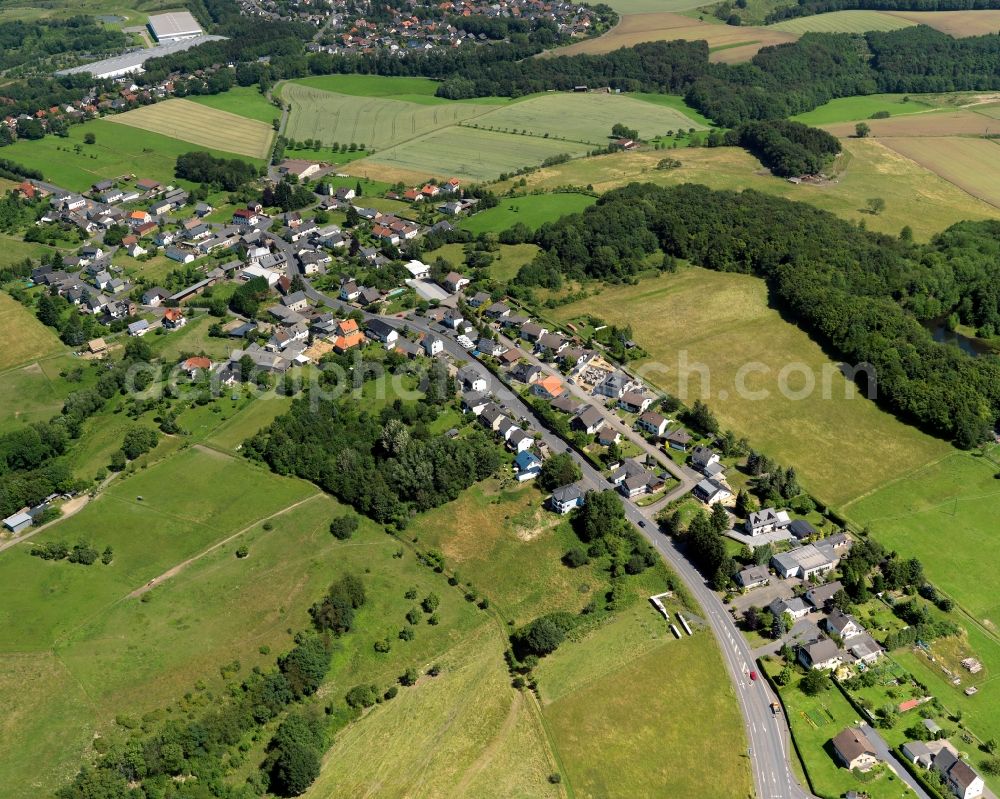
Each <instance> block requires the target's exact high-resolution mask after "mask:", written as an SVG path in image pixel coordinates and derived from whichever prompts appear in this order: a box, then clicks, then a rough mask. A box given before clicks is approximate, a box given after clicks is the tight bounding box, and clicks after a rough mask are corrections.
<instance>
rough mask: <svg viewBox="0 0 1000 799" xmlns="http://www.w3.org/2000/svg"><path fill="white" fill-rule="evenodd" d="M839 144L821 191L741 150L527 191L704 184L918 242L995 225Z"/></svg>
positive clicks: (954, 198) (682, 155)
mask: <svg viewBox="0 0 1000 799" xmlns="http://www.w3.org/2000/svg"><path fill="white" fill-rule="evenodd" d="M851 127H852V128H853V125H852V126H851ZM842 144H843V146H844V151H845V153H844V155H842V156H841V157H840V162H839V166H838V174H837V176H836V180H835V182H831V183H827V184H824V185H804V184H803V185H800V186H795V185H792V184H791V183H788V182H787V181H785V180H781V179H779V178H775V177H773V176H771V175H770V174H769V173H768V172H767V171H766V170H765V169H763V168H762V167H761V165H760V162H759V161H757V159H756V158H753V157H752V156H750V155H749V154H748V153H746V152H744V151H743V150H739V149H736V148H732V147H718V148H713V149H704V148H699V149H688V148H680V149H677V150H671V151H670V152H669V155H672V156H673V157H675V158H677V159H678V160H680V161H681V164H682V165H681V167H680V168H679V169H671V170H657V169H656V164H657V162H659V160H660V159H661V158H663V157H664V156H665V155H667V154H668V153H667V152H665V151H660V152H648V153H647V152H633V153H617V154H614V155H606V156H599V157H596V158H587V159H582V160H577V161H570V162H569V163H567V164H561V165H559V166H556V167H551V168H548V169H540V170H538V171H537V172H535V173H533V174H531V175H528V176H527V178H526V182H527V190H528V191H531V190H533V189H554V188H556V187H558V186H565V185H575V186H580V185H584V186H585V185H587V184H588V183H589V184H592V185H593V187H594V189H595V190H596V191H597V192H605V191H607V190H608V189H611V188H615V187H616V186H624V185H626V184H627V183H630V182H632V181H650V182H652V183H658V184H661V185H665V186H670V185H675V184H677V183H684V182H690V183H702V184H704V185H706V186H710V187H711V188H713V189H728V190H732V191H741V190H743V189H747V188H752V189H755V190H757V191H763V192H767V193H768V194H776V195H778V196H780V197H785V198H787V199H790V200H798V201H801V202H807V203H811V204H812V205H816V206H818V207H819V208H823V209H825V210H827V211H830V212H832V213H835V214H837V215H838V216H840V217H843V218H844V219H850V220H853V221H857V222H861V221H862V220H863V221H864V223H865V225H867V226H868V228H869V229H870V230H878V231H881V232H884V233H888V234H890V235H897V234H898V233H899V231H900V229H902V228H903V227H904V226H905V225H909V226H910V228H911V229H912V230H913V233H914V237H915V238H917V239H921V240H926V239H929V238H930V237H931V236H932V235H934V234H935V233H938V232H940V231H941V230H944V229H945V228H946V227H948V226H949V225H953V224H954V223H956V222H960V221H962V220H963V219H996V218H998V217H1000V213H998V211H997V209H996V208H994V207H993V206H991V205H989V204H988V203H986V202H983V201H982V200H979V199H977V198H975V197H972V196H970V195H969V194H967V193H966V192H964V191H962V190H961V189H959V188H958V187H956V186H954V185H953V184H951V183H948V182H947V181H946V180H944V179H942V178H940V177H939V176H937V175H935V174H934V173H933V172H930V171H929V170H927V169H924V168H923V167H921V166H920V165H919V164H917V163H915V162H913V161H912V160H910V159H909V158H904V157H903V156H901V155H899V154H898V153H896V152H894V151H893V150H890V149H889V148H888V147H886V146H884V145H883V144H881V143H880V142H878V141H874V140H871V139H845V140H843V141H842ZM510 185H512V184H511V183H501V184H499V185H498V189H499V190H500V191H504V190H506V188H507V187H508V186H510ZM870 197H881V198H883V199H884V200H885V201H886V209H885V211H883V212H882V213H881V214H879V215H878V216H873V215H872V214H870V213H868V211H867V210H866V208H865V203H866V201H867V200H868V198H870Z"/></svg>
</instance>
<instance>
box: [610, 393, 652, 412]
mask: <svg viewBox="0 0 1000 799" xmlns="http://www.w3.org/2000/svg"><path fill="white" fill-rule="evenodd" d="M652 402H653V400H652V398H650V397H647V396H646V395H645V394H643V393H642V392H641V391H626V392H625V393H624V394H623V395H622V396H621V399H619V400H618V407H619V408H621V409H622V410H623V411H626V412H627V413H642V412H643V411H644V410H646V408H648V407H649V406H650V405H651V404H652Z"/></svg>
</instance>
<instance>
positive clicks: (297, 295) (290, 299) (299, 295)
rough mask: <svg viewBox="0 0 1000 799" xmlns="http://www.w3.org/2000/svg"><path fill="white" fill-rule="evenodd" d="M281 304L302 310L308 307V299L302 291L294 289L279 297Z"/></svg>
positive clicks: (294, 309)
mask: <svg viewBox="0 0 1000 799" xmlns="http://www.w3.org/2000/svg"><path fill="white" fill-rule="evenodd" d="M281 304H282V305H283V306H285V307H286V308H290V309H291V310H293V311H304V310H305V309H306V308H308V307H309V299H308V297H306V293H305V292H304V291H296V292H294V293H292V294H289V295H287V296H285V297H282V298H281Z"/></svg>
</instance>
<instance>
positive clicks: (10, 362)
mask: <svg viewBox="0 0 1000 799" xmlns="http://www.w3.org/2000/svg"><path fill="white" fill-rule="evenodd" d="M0 340H2V341H3V342H4V344H3V349H2V351H0V372H3V371H6V370H7V369H10V368H11V367H14V366H18V365H20V364H23V363H27V362H28V361H32V360H36V359H38V358H45V357H46V356H48V355H53V354H55V353H57V352H61V351H63V350H65V349H66V347H65V345H64V344H63V343H62V342H61V341H60V340H59V337H58V336H57V335H56V334H55V332H54V331H53V330H52V328H49V327H46V326H45V325H43V324H42V323H41V322H39V321H38V319H36V318H35V315H34V314H33V313H32V312H31V311H30V310H28V309H27V308H25V307H24V306H23V305H21V303H19V302H18V301H17V300H15V299H14V298H13V297H11V296H10V295H9V294H7V293H6V292H2V291H0Z"/></svg>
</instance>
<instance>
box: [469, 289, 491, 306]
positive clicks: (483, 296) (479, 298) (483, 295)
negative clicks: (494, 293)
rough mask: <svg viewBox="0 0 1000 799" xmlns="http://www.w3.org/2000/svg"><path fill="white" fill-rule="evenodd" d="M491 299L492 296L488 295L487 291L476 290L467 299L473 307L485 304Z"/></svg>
mask: <svg viewBox="0 0 1000 799" xmlns="http://www.w3.org/2000/svg"><path fill="white" fill-rule="evenodd" d="M491 299H493V298H492V297H490V295H489V294H488V293H487V292H485V291H477V292H476V293H475V294H474V295H473V296H472V298H471V299H470V300H469V305H471V306H472V307H473V308H479V307H481V306H483V305H486V303H488V302H489V301H490V300H491Z"/></svg>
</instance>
